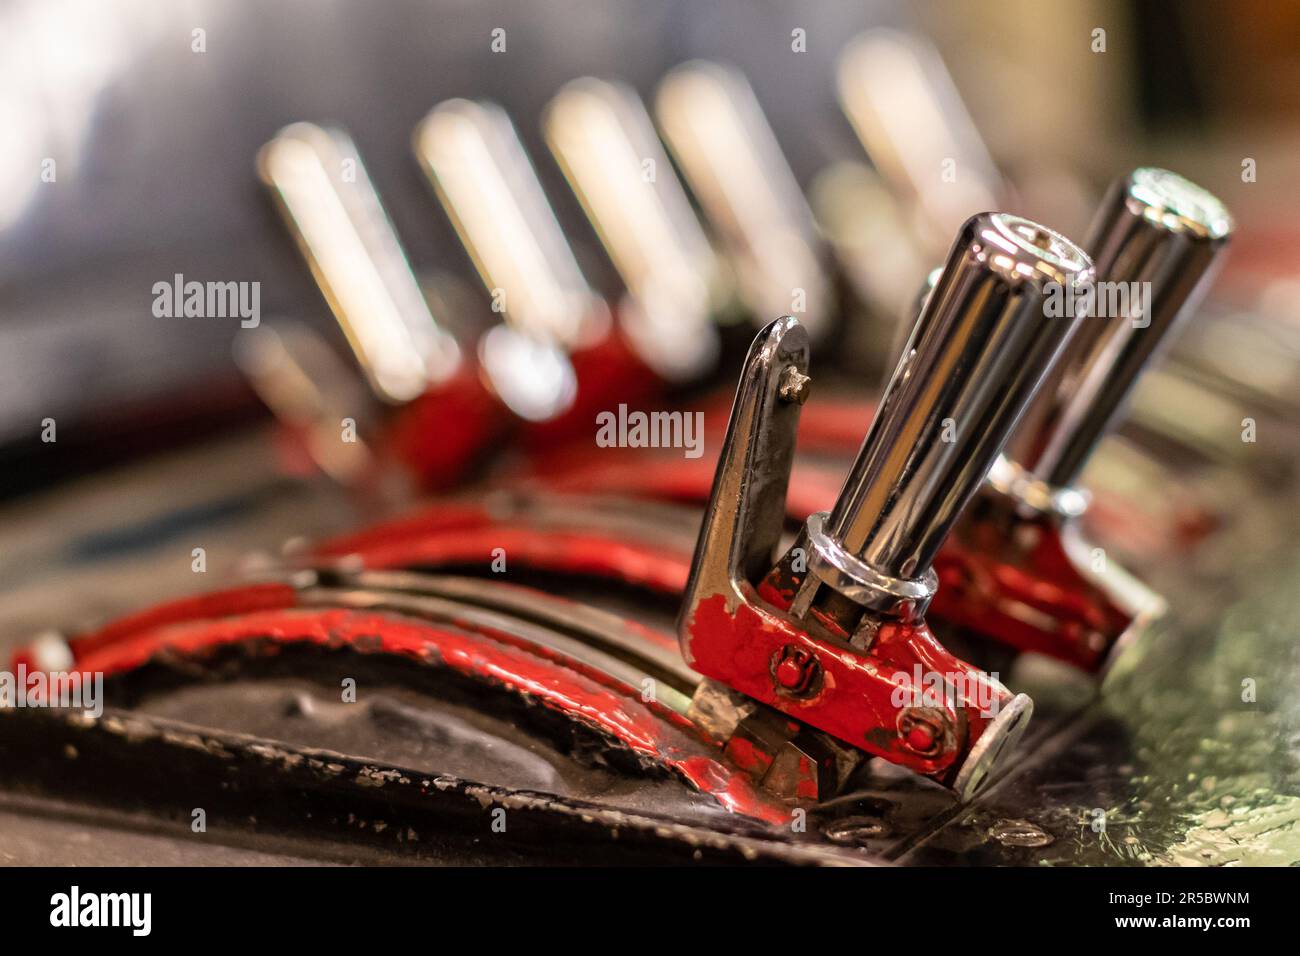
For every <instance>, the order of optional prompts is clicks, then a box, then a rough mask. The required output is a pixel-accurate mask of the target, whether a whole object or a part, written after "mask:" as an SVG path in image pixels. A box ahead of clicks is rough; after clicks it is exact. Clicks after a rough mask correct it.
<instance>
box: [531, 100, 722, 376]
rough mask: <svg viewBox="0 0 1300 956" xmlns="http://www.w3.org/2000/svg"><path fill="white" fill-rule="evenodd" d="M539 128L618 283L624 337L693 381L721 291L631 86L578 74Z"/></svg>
mask: <svg viewBox="0 0 1300 956" xmlns="http://www.w3.org/2000/svg"><path fill="white" fill-rule="evenodd" d="M543 128H544V130H545V133H546V139H547V143H548V144H549V146H550V148H551V150H552V152H553V153H554V154H555V157H556V159H557V161H558V162H559V164H560V167H561V168H562V169H563V170H564V174H565V176H566V178H567V179H568V181H569V185H570V186H571V187H572V188H573V191H574V192H575V193H577V195H578V199H579V200H580V201H581V202H582V207H583V209H584V210H585V211H586V213H587V217H588V218H589V219H590V220H591V224H592V226H593V227H594V228H595V230H596V232H597V233H598V234H599V236H600V240H601V243H602V244H603V245H604V247H605V251H606V252H607V253H608V254H609V257H610V259H611V260H612V261H613V263H614V266H615V268H616V269H617V270H618V272H619V275H620V276H621V278H622V280H623V284H624V285H625V286H626V287H627V291H628V293H629V296H628V299H627V301H625V302H624V303H623V308H622V310H621V314H620V319H621V320H622V327H623V329H624V331H625V332H626V333H627V335H628V338H629V339H630V340H631V341H632V344H633V345H634V346H635V347H636V348H637V351H638V353H639V354H640V355H641V357H642V358H643V359H644V360H645V361H646V362H647V364H649V365H650V367H651V368H653V369H654V370H655V371H656V372H658V373H659V374H661V375H663V376H664V377H665V378H668V379H674V380H682V379H690V378H693V377H695V376H697V375H698V374H700V373H701V372H702V371H704V370H705V369H706V368H708V366H709V365H710V364H711V363H712V362H713V360H714V358H715V357H716V355H717V349H718V336H717V329H716V328H715V327H714V325H713V314H714V312H715V311H716V310H717V308H718V307H719V306H720V305H721V304H722V302H723V300H724V299H725V298H726V296H727V293H726V292H725V289H724V286H725V283H724V281H723V279H722V276H723V273H722V271H721V264H720V262H719V260H718V258H717V256H716V255H715V254H714V251H713V248H712V246H711V245H710V244H709V240H708V239H707V237H706V236H705V235H704V231H703V229H701V228H700V223H699V220H698V219H696V218H695V213H694V212H693V211H692V210H691V205H690V201H689V200H688V199H687V198H686V192H685V190H684V189H683V188H682V184H681V183H680V182H679V181H678V179H677V176H676V174H675V173H674V172H673V168H672V164H671V163H670V162H669V161H668V157H667V156H666V155H665V154H664V150H663V146H662V145H660V142H659V138H658V136H657V134H656V133H655V129H654V125H653V123H652V122H651V121H650V115H649V114H648V113H647V112H646V109H645V105H644V104H643V103H642V102H641V99H640V97H638V96H637V94H636V92H635V91H634V90H633V89H631V88H630V87H627V86H624V85H621V84H617V83H609V82H606V81H604V80H597V79H594V78H591V77H584V78H582V79H578V80H573V81H571V82H569V83H567V84H566V85H565V86H564V87H563V88H562V89H561V90H560V92H559V93H557V94H556V95H555V97H554V98H553V99H552V100H551V101H550V103H549V104H548V105H547V107H546V110H545V113H544V116H543Z"/></svg>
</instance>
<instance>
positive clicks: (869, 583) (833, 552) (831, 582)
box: [791, 511, 939, 623]
mask: <svg viewBox="0 0 1300 956" xmlns="http://www.w3.org/2000/svg"><path fill="white" fill-rule="evenodd" d="M828 517H829V515H828V514H827V513H826V512H825V511H820V512H818V513H816V514H811V515H809V516H808V520H807V523H806V524H805V526H804V531H803V535H802V537H801V539H800V543H805V542H806V544H807V547H806V548H805V550H806V551H807V554H808V576H809V580H812V579H814V578H815V579H816V580H817V581H819V582H821V583H823V584H826V585H828V586H829V587H831V588H832V589H833V590H835V591H837V592H839V593H840V594H842V595H844V596H845V597H846V598H848V599H849V600H850V601H852V602H853V603H854V604H856V605H858V606H859V607H861V608H863V609H865V610H867V611H870V612H872V613H873V614H874V615H876V616H878V617H884V618H889V619H892V620H896V621H906V622H909V623H912V622H916V621H920V620H921V619H923V618H924V617H925V612H926V609H927V608H928V607H929V606H930V601H931V600H932V599H933V598H934V594H935V592H936V591H937V590H938V589H939V576H938V575H937V574H935V572H934V569H933V568H930V569H927V570H926V572H925V573H924V574H922V575H920V576H918V577H914V578H892V577H889V576H888V575H886V574H881V573H880V572H879V571H877V570H876V569H875V568H873V567H871V565H869V564H867V563H866V562H865V561H863V560H862V559H861V558H858V557H856V556H854V555H853V554H850V553H849V552H848V551H845V550H844V548H843V547H842V546H841V545H840V544H839V542H837V541H836V540H835V539H834V538H832V537H831V536H830V535H828V534H827V533H826V530H825V529H826V519H827V518H828ZM798 546H799V545H798V544H796V547H798ZM814 593H815V592H814V589H812V588H809V587H803V588H800V590H799V592H798V594H797V595H796V597H795V601H794V605H793V606H792V608H791V613H792V614H796V615H797V616H801V615H802V614H803V612H804V611H805V610H807V605H808V603H809V602H811V600H812V598H813V596H814Z"/></svg>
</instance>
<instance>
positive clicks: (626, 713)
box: [24, 586, 787, 824]
mask: <svg viewBox="0 0 1300 956" xmlns="http://www.w3.org/2000/svg"><path fill="white" fill-rule="evenodd" d="M292 597H293V594H292V591H289V593H288V594H285V593H284V591H283V590H279V591H277V590H274V589H273V588H272V587H271V586H268V587H259V588H251V589H244V590H243V591H238V592H236V591H231V592H223V593H221V594H217V595H209V596H207V597H206V598H199V599H190V600H187V601H180V602H174V603H173V604H171V605H166V606H164V607H162V608H158V609H156V610H155V611H151V612H146V613H145V614H141V615H135V616H133V617H131V618H124V619H122V620H121V621H119V622H116V623H115V624H113V625H110V626H109V627H108V628H105V629H104V630H101V631H99V632H96V633H94V634H91V635H88V636H87V637H85V638H82V639H78V640H74V641H73V642H71V647H72V651H73V655H74V661H75V670H77V671H80V672H82V673H83V674H86V675H89V674H93V673H102V674H104V675H105V676H111V675H114V674H121V673H124V672H128V671H131V670H134V669H136V668H139V667H141V666H143V665H145V664H147V663H148V662H149V661H151V660H152V659H154V658H155V657H156V656H157V655H159V654H162V653H164V652H165V653H166V654H167V655H168V656H169V657H174V656H175V655H178V654H179V655H184V656H189V657H193V658H202V657H203V656H204V655H205V654H208V653H211V652H212V651H214V650H216V649H218V648H220V647H223V646H229V645H244V646H246V647H248V648H250V649H252V650H254V651H255V652H256V653H258V654H276V653H279V652H280V651H281V650H282V649H283V648H285V647H288V646H292V645H297V644H310V645H315V646H318V647H324V648H344V647H346V648H350V649H352V650H354V651H356V652H358V653H363V654H388V655H394V656H398V657H403V658H406V659H408V660H410V661H412V662H415V663H417V664H419V665H421V666H431V667H442V668H447V669H450V670H452V671H454V672H456V673H459V674H462V675H465V676H467V677H470V678H473V679H475V680H477V681H480V682H482V683H484V684H486V685H488V686H493V687H497V688H500V689H502V690H505V691H507V692H509V693H512V694H515V695H518V696H521V697H524V698H527V699H529V700H533V701H536V702H538V703H540V704H541V705H542V706H544V707H548V708H550V709H552V710H555V711H558V712H560V713H563V714H564V715H565V716H566V717H567V718H568V719H571V720H575V721H579V722H581V723H583V724H585V725H587V726H588V727H591V728H593V729H594V730H596V731H598V732H600V733H602V734H604V735H606V736H608V737H610V738H612V739H614V740H616V741H618V743H619V744H620V745H622V746H624V747H626V748H628V749H629V750H631V751H632V752H634V753H636V754H638V755H639V756H641V757H642V758H644V759H647V760H650V761H652V762H654V763H657V764H659V765H661V766H663V767H665V768H666V769H668V770H670V771H672V772H673V773H675V774H677V775H678V776H679V777H680V778H681V779H683V780H684V781H686V782H687V783H688V784H689V785H691V786H693V787H695V788H697V789H699V790H700V791H701V792H703V793H707V794H709V795H711V796H713V797H714V798H715V799H717V800H718V802H719V803H720V804H721V805H722V806H724V807H726V808H727V809H728V810H731V811H732V812H735V813H740V814H743V815H745V816H749V817H753V818H755V819H758V820H762V821H764V822H767V823H771V824H780V823H784V822H786V819H787V813H786V810H785V808H784V807H783V806H781V805H780V804H779V803H777V802H775V801H774V800H772V799H770V798H768V797H766V796H765V795H763V794H761V793H759V792H757V791H756V790H755V789H754V787H753V786H752V784H751V782H750V780H749V778H748V777H747V776H746V775H745V774H744V773H743V772H741V771H738V770H736V769H733V768H729V767H727V766H725V765H724V764H722V763H721V762H719V761H718V760H717V759H716V758H714V757H713V756H711V755H710V754H709V752H708V750H709V745H708V744H707V743H705V742H704V741H703V740H701V739H700V738H699V735H698V732H697V730H696V728H695V727H694V725H693V724H691V723H690V722H689V721H688V720H686V719H685V718H683V717H681V716H680V715H678V714H675V713H672V712H671V711H668V710H666V709H665V708H663V707H662V706H661V705H659V704H657V703H655V702H653V701H651V702H644V701H642V700H641V693H640V690H639V689H638V688H633V687H630V686H628V685H626V684H623V683H621V682H619V681H616V680H614V679H612V678H610V677H609V676H608V675H604V674H596V673H595V672H593V671H592V670H591V669H590V668H588V667H586V666H584V665H582V664H581V663H580V662H578V661H575V660H572V659H570V658H568V657H566V656H565V655H563V654H561V653H559V652H556V651H553V650H550V649H546V648H540V647H538V646H537V645H533V644H530V643H528V642H526V641H523V640H521V639H519V638H517V637H514V636H513V635H503V634H500V633H496V632H491V631H483V630H475V629H472V628H471V627H470V626H468V625H467V624H466V623H465V622H459V624H457V625H450V624H448V625H444V624H436V623H432V622H428V621H424V620H418V619H413V618H408V617H405V616H403V615H400V614H395V613H391V612H374V611H358V610H353V609H343V608H326V609H317V608H297V607H279V608H277V609H275V610H253V611H252V612H251V613H238V608H239V607H240V606H243V607H246V608H247V607H255V606H258V605H265V606H274V605H275V604H276V603H277V602H279V601H282V600H285V599H289V600H292ZM205 612H207V613H212V614H227V613H229V614H233V615H234V616H219V617H215V618H208V617H205V616H204V613H205ZM24 656H29V655H24Z"/></svg>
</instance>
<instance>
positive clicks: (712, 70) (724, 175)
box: [655, 60, 831, 339]
mask: <svg viewBox="0 0 1300 956" xmlns="http://www.w3.org/2000/svg"><path fill="white" fill-rule="evenodd" d="M655 114H656V116H657V117H658V120H659V126H660V129H662V130H663V132H664V136H665V139H666V140H667V142H668V146H669V148H670V149H671V150H672V151H673V155H674V156H675V157H676V158H677V161H678V164H679V165H680V167H681V170H682V173H683V175H685V177H686V181H687V184H688V185H689V186H690V188H691V191H692V193H694V195H695V197H696V199H697V200H698V201H699V203H700V205H701V206H702V207H703V209H704V213H705V215H706V217H707V218H708V220H709V222H710V223H711V224H712V225H713V227H714V229H715V230H716V232H717V235H718V236H719V238H720V239H721V240H722V243H723V245H724V248H725V251H726V253H727V256H728V258H729V259H730V260H731V262H732V264H733V266H734V268H735V270H736V273H737V280H738V283H739V286H740V294H741V297H742V298H743V299H744V300H745V302H746V304H747V306H748V307H749V311H750V312H751V314H752V315H753V316H754V318H755V321H756V322H757V323H758V324H760V325H762V324H766V323H767V322H768V321H769V320H770V319H771V317H772V316H775V315H783V314H787V313H790V314H794V315H797V316H798V318H799V321H800V322H801V323H802V324H803V325H804V326H805V327H806V328H807V329H808V332H809V334H810V335H811V336H813V338H814V339H815V338H816V337H817V336H818V335H819V334H820V333H822V332H824V331H825V330H826V328H827V325H828V322H829V320H830V317H831V305H830V294H831V293H830V279H829V277H828V276H827V274H826V272H825V270H824V268H823V265H822V263H821V261H820V260H819V254H818V249H819V245H820V240H819V238H818V236H817V231H816V226H815V225H814V223H813V219H812V213H811V212H810V211H809V209H808V204H807V202H806V201H805V199H804V196H803V193H802V192H801V191H800V189H799V184H798V182H796V180H795V178H794V173H793V172H792V171H791V169H790V166H789V164H788V163H787V162H786V160H785V156H784V155H783V154H782V152H781V147H780V146H779V145H778V143H777V140H776V135H775V134H774V133H773V132H772V127H771V126H770V125H768V122H767V118H766V116H764V115H763V109H762V107H761V106H760V105H759V103H758V98H757V97H756V96H755V95H754V90H753V88H752V87H751V86H750V85H749V81H748V80H747V79H746V78H745V76H744V74H742V73H740V72H739V71H738V70H735V69H733V68H731V67H726V66H723V65H721V64H718V63H710V62H706V61H703V60H697V61H694V62H691V63H686V64H684V65H682V66H679V67H677V68H676V69H674V70H672V71H671V72H670V73H668V75H667V76H666V77H664V79H663V81H662V82H661V83H660V85H659V91H658V95H657V97H656V99H655Z"/></svg>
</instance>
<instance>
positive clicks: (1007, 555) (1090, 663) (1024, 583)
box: [930, 523, 1135, 671]
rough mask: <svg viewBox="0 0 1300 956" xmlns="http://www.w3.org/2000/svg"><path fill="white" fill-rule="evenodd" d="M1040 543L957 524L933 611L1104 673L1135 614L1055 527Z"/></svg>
mask: <svg viewBox="0 0 1300 956" xmlns="http://www.w3.org/2000/svg"><path fill="white" fill-rule="evenodd" d="M1036 530H1037V541H1036V543H1035V544H1034V545H1033V547H1031V548H1029V549H1027V550H1025V551H1021V552H1015V551H1013V550H1012V549H1011V548H1009V547H1008V545H1007V543H1006V542H1003V541H1000V540H994V541H982V540H973V539H972V534H973V532H972V530H971V529H970V528H958V529H957V530H956V531H955V532H954V533H953V534H952V535H951V536H950V537H949V539H948V541H946V542H945V543H944V546H943V548H942V550H941V551H940V553H939V556H938V557H937V558H936V560H935V562H934V568H935V571H936V572H937V573H938V575H939V591H938V593H937V594H936V595H935V598H934V601H933V602H932V603H931V605H930V613H931V615H933V616H934V617H935V618H936V619H937V620H940V621H942V622H944V623H945V624H947V625H950V626H953V627H957V628H960V629H962V630H965V631H969V632H972V633H975V634H978V635H981V636H983V637H986V638H989V639H992V640H995V641H999V642H1001V643H1003V644H1009V645H1010V646H1012V647H1014V648H1016V649H1017V650H1021V651H1036V652H1038V653H1041V654H1047V655H1050V656H1052V657H1055V658H1058V659H1060V660H1063V661H1067V662H1069V663H1071V664H1074V665H1075V666H1077V667H1081V668H1083V669H1084V670H1089V671H1093V670H1097V669H1098V668H1100V667H1101V665H1102V664H1103V663H1104V661H1105V659H1106V655H1107V652H1108V651H1109V650H1110V647H1111V646H1112V645H1113V644H1114V642H1115V641H1116V640H1117V639H1118V638H1119V636H1120V635H1121V634H1123V633H1124V631H1125V630H1126V629H1128V627H1129V626H1130V625H1131V624H1132V623H1133V620H1134V616H1135V615H1134V614H1132V613H1129V612H1127V611H1125V610H1124V609H1123V608H1121V607H1119V606H1118V605H1116V604H1115V603H1114V602H1113V601H1112V600H1111V599H1110V598H1109V596H1108V595H1107V594H1106V592H1105V591H1104V590H1102V589H1101V588H1100V587H1098V586H1097V585H1096V584H1094V583H1093V582H1091V581H1089V580H1088V579H1087V578H1086V577H1084V575H1083V574H1081V573H1080V571H1079V570H1078V568H1077V567H1076V566H1075V564H1074V562H1073V561H1071V560H1070V558H1069V556H1068V554H1067V553H1066V550H1065V548H1064V546H1063V544H1062V540H1061V537H1060V535H1059V534H1058V532H1057V530H1056V529H1055V527H1053V526H1052V525H1050V524H1047V523H1040V524H1039V525H1037V526H1036Z"/></svg>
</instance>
